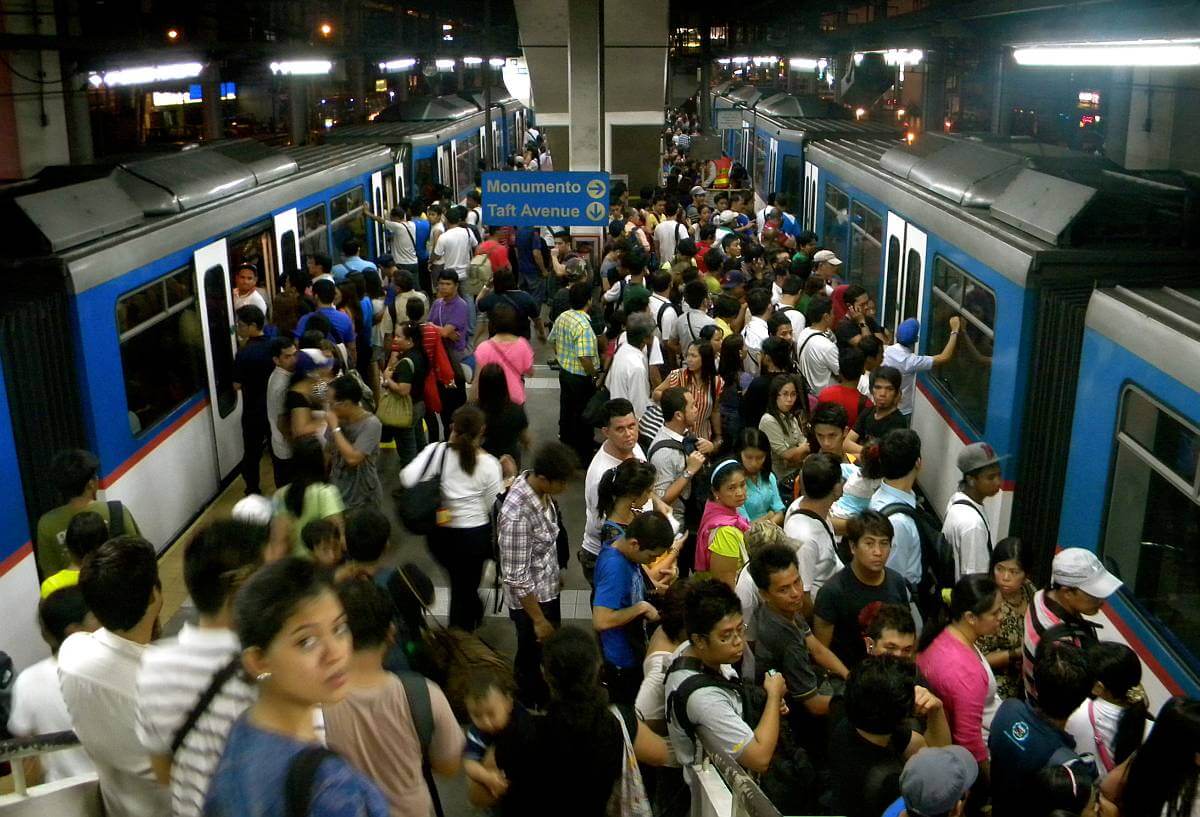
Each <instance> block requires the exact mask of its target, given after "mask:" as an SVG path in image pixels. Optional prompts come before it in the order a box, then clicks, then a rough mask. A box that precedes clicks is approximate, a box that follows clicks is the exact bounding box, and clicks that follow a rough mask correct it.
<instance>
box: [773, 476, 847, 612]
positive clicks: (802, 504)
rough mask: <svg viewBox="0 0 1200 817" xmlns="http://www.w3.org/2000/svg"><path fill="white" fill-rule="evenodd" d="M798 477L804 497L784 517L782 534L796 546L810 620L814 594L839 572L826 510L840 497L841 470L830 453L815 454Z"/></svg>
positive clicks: (839, 564)
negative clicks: (799, 477)
mask: <svg viewBox="0 0 1200 817" xmlns="http://www.w3.org/2000/svg"><path fill="white" fill-rule="evenodd" d="M800 476H801V478H802V480H803V482H804V495H803V496H802V497H800V498H799V499H797V500H796V501H795V502H793V503H792V504H791V506H790V507H789V508H788V509H787V513H786V514H784V517H783V532H784V533H785V534H786V535H787V537H788V539H790V540H791V541H792V543H793V544H796V545H798V546H799V548H798V550H797V551H796V561H797V562H798V563H799V565H800V580H801V582H802V583H803V586H804V610H803V612H804V615H805V616H806V617H811V616H812V608H813V601H814V600H815V599H816V598H817V591H819V590H820V589H821V588H822V587H823V586H824V585H825V582H827V581H829V580H830V579H832V578H833V576H834V574H835V573H837V572H838V571H839V570H841V569H842V562H841V560H840V559H839V558H838V555H837V540H836V538H835V536H834V532H833V520H832V519H830V517H829V509H830V508H832V507H833V503H835V502H837V501H838V500H839V499H840V498H841V496H842V485H843V481H842V467H841V465H840V464H839V463H838V461H837V460H836V459H834V457H833V456H832V455H830V454H814V455H813V456H811V457H809V458H808V459H806V460H805V461H804V465H803V466H801V469H800Z"/></svg>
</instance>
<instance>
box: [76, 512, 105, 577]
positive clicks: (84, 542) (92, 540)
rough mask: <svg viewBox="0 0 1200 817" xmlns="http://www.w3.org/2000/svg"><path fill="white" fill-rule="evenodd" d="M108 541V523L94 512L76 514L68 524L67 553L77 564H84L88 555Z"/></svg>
mask: <svg viewBox="0 0 1200 817" xmlns="http://www.w3.org/2000/svg"><path fill="white" fill-rule="evenodd" d="M107 541H108V523H107V522H105V521H104V517H103V516H101V515H100V514H98V513H95V512H94V511H82V512H80V513H77V514H75V516H74V517H72V518H71V521H70V522H68V523H67V533H66V546H67V552H68V553H70V554H71V556H73V557H74V558H75V562H76V564H83V560H84V559H85V558H87V555H88V554H89V553H91V552H92V551H93V550H95V549H96V548H98V547H100V546H101V545H103V544H104V543H105V542H107Z"/></svg>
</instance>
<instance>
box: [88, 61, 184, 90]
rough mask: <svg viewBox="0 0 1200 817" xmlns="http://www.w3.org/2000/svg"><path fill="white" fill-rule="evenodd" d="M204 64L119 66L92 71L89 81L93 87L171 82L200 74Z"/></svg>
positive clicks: (177, 63) (180, 63)
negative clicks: (111, 69) (99, 71)
mask: <svg viewBox="0 0 1200 817" xmlns="http://www.w3.org/2000/svg"><path fill="white" fill-rule="evenodd" d="M202 70H204V66H203V65H201V64H200V63H198V62H176V63H170V64H168V65H143V66H139V67H137V68H118V69H116V70H114V71H105V72H104V73H102V74H101V73H98V72H92V73H91V74H89V75H88V82H89V83H91V85H92V87H95V88H99V87H100V86H101V85H108V86H109V87H116V86H118V85H150V84H152V83H155V82H169V81H171V80H176V79H191V78H193V77H198V76H200V72H201V71H202Z"/></svg>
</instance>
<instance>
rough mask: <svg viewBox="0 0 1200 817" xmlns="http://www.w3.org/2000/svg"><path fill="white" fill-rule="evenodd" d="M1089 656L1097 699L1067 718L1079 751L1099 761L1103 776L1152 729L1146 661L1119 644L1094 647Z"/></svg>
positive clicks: (1070, 731) (1085, 702) (1089, 649)
mask: <svg viewBox="0 0 1200 817" xmlns="http://www.w3.org/2000/svg"><path fill="white" fill-rule="evenodd" d="M1087 658H1088V667H1089V668H1090V669H1091V671H1092V675H1093V676H1095V678H1096V685H1095V687H1094V688H1093V690H1092V692H1093V693H1094V695H1095V697H1094V698H1091V699H1089V700H1086V701H1084V702H1083V703H1082V704H1080V706H1079V708H1078V709H1076V710H1075V712H1074V714H1072V715H1071V717H1070V718H1068V719H1067V732H1068V734H1070V735H1071V736H1072V737H1074V738H1075V750H1076V751H1077V752H1080V753H1085V752H1086V753H1088V754H1090V755H1092V756H1093V757H1095V758H1096V766H1097V768H1099V769H1100V772H1101V774H1108V773H1109V772H1111V771H1112V770H1113V769H1114V768H1115V767H1116V766H1117V764H1119V763H1121V762H1122V761H1124V760H1125V758H1127V757H1129V756H1130V755H1132V754H1133V753H1134V752H1135V751H1136V750H1137V748H1138V747H1139V746H1141V745H1142V740H1143V738H1145V736H1146V734H1147V730H1148V729H1149V712H1148V710H1147V705H1146V690H1145V689H1143V688H1142V661H1141V659H1139V658H1138V657H1137V653H1135V652H1134V651H1133V650H1131V649H1130V648H1129V647H1127V646H1126V645H1124V644H1120V643H1118V642H1116V641H1101V642H1099V643H1098V644H1092V645H1091V646H1089V647H1088V648H1087Z"/></svg>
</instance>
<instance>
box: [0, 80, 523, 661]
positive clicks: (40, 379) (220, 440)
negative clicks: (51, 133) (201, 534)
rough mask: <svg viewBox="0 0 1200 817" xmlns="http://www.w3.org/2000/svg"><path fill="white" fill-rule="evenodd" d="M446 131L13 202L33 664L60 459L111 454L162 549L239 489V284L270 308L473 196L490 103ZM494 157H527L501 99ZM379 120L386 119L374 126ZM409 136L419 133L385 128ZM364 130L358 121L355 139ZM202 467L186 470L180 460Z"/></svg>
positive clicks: (16, 365) (7, 377)
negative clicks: (289, 278)
mask: <svg viewBox="0 0 1200 817" xmlns="http://www.w3.org/2000/svg"><path fill="white" fill-rule="evenodd" d="M418 105H421V106H424V109H425V112H426V114H428V115H432V114H433V113H435V112H437V111H441V112H443V113H444V114H445V116H443V117H441V118H438V119H422V120H418V121H408V122H378V123H372V125H371V126H367V127H368V130H369V131H370V132H371V133H374V134H378V138H367V139H360V138H357V137H355V136H353V135H352V134H350V135H346V138H341V137H342V136H343V134H338V137H337V138H330V139H329V140H328V141H329V143H328V144H323V145H309V146H304V147H295V148H283V149H280V148H274V147H269V146H267V145H264V144H262V143H259V142H256V141H253V140H249V139H242V140H234V141H228V142H217V143H213V144H208V145H201V146H189V147H188V148H186V149H182V150H179V151H175V152H170V153H167V154H162V155H154V156H147V157H138V158H133V159H130V160H128V161H118V162H115V163H109V164H105V165H97V166H90V167H72V168H50V169H48V170H46V171H43V172H42V173H41V174H39V175H38V176H37V177H35V178H33V179H30V180H27V181H24V182H18V183H15V184H12V185H9V186H7V187H6V188H5V189H3V190H0V209H2V210H3V212H4V213H5V215H6V219H7V223H8V224H9V225H10V227H11V229H10V235H12V236H13V237H14V241H13V242H12V243H11V244H10V248H11V249H12V250H13V252H12V253H10V254H9V255H8V256H7V257H5V258H3V259H0V270H3V272H4V273H5V281H6V283H7V286H6V292H5V297H4V298H3V299H0V385H3V389H0V478H2V479H3V480H4V481H5V484H7V485H8V486H9V487H8V490H7V491H6V492H5V495H4V498H3V500H0V519H2V520H3V522H4V530H3V533H0V617H3V620H4V621H6V622H7V625H6V626H5V627H4V628H0V650H3V651H4V652H7V653H8V654H9V655H10V656H12V658H13V660H14V662H15V664H16V666H17V667H18V668H21V667H24V666H27V665H28V664H30V663H32V662H33V661H35V660H37V659H38V658H40V657H42V656H44V655H45V654H46V652H47V650H46V648H45V646H44V645H43V643H42V641H41V639H40V637H39V636H38V627H37V622H36V620H35V618H36V608H37V599H38V583H39V577H38V574H37V567H36V562H35V557H34V553H33V550H34V548H33V544H34V543H33V540H34V536H33V532H34V531H35V530H36V524H37V520H38V518H39V517H40V516H41V514H43V513H44V512H46V511H47V510H50V509H51V508H54V507H56V506H57V505H59V504H60V503H61V497H59V496H58V495H57V491H56V490H55V489H54V487H53V482H52V480H51V479H50V460H51V459H52V457H53V456H54V454H55V453H56V452H58V451H61V450H64V449H68V448H86V449H88V450H91V451H93V452H95V453H96V455H97V457H98V458H99V460H100V487H101V496H102V497H103V498H105V499H116V500H120V501H121V502H122V503H124V504H125V505H126V506H127V507H128V508H129V509H130V511H131V513H132V514H133V516H134V518H135V519H137V521H138V525H139V527H140V529H141V531H142V533H143V534H144V535H145V536H146V538H147V539H148V540H149V541H150V542H152V543H153V544H155V546H156V547H158V548H159V550H160V551H161V550H164V549H165V548H166V547H168V546H169V545H170V544H171V543H172V542H173V541H175V539H177V538H178V536H179V535H180V534H181V533H182V532H183V531H184V530H186V528H187V527H188V526H189V525H190V524H191V523H192V522H193V521H194V520H195V519H196V518H197V516H198V515H199V514H200V513H201V512H202V511H203V509H204V508H205V507H206V506H207V505H208V504H209V503H210V502H211V501H212V499H213V498H215V497H216V496H217V495H218V493H219V492H220V490H221V489H222V487H223V486H224V485H226V484H228V482H229V481H231V480H232V479H233V474H234V471H235V470H236V468H237V465H238V463H239V462H240V460H241V456H242V448H241V446H242V442H241V432H240V417H241V402H240V401H241V396H240V395H239V393H238V392H237V391H236V390H235V389H234V388H233V382H232V374H233V359H234V355H235V353H236V340H235V337H234V333H233V324H234V321H233V302H232V273H233V272H234V271H236V269H237V267H238V265H239V264H240V263H242V262H243V261H252V262H253V263H255V265H256V266H257V268H258V270H259V287H260V289H261V290H262V292H263V293H264V295H265V296H266V298H267V300H268V302H270V301H271V299H272V298H273V295H274V293H276V292H279V291H281V289H282V286H283V280H282V277H283V274H284V273H285V272H286V271H287V270H290V269H294V268H298V267H300V266H301V265H303V264H304V259H305V258H306V257H308V256H310V255H312V254H314V253H324V254H328V255H331V256H332V257H333V259H334V260H335V261H336V260H338V258H339V249H340V247H341V245H342V242H343V241H344V240H345V239H347V238H351V237H353V238H356V239H357V240H358V241H359V244H360V246H361V247H362V248H363V249H362V251H361V254H362V255H363V256H365V257H371V256H375V255H378V254H380V253H382V252H386V251H387V250H388V249H389V248H388V245H387V240H388V237H387V235H386V233H385V232H384V231H382V230H380V229H379V228H378V226H377V225H376V224H375V223H374V222H370V221H368V220H367V219H366V218H365V217H364V215H363V210H364V208H365V207H368V206H369V207H371V208H372V209H374V210H375V211H376V212H379V211H383V210H386V209H387V208H390V207H391V206H392V205H393V204H395V203H396V202H397V201H399V200H401V199H402V198H405V197H408V196H411V195H412V194H413V193H414V192H419V191H421V190H423V189H424V190H426V191H428V190H432V189H433V188H434V186H435V185H436V186H440V187H442V188H449V189H450V190H451V191H452V195H453V197H454V200H455V201H461V200H462V198H463V197H464V196H465V194H466V192H467V190H468V189H469V188H470V187H471V186H472V184H473V181H474V178H475V174H476V173H477V172H478V169H479V168H478V164H479V160H480V158H481V157H482V154H481V150H482V147H481V146H482V138H481V137H482V134H481V132H480V129H481V128H483V127H484V126H485V123H486V117H485V115H484V113H483V111H482V108H483V104H482V101H480V102H473V101H471V100H469V99H466V98H462V97H456V98H455V99H454V100H448V99H443V98H438V99H435V100H426V101H423V102H422V101H415V100H414V101H413V102H412V103H410V104H409V105H408V106H399V107H396V108H394V109H390V112H389V111H385V113H387V115H388V117H389V118H390V117H398V116H403V115H405V111H406V110H411V108H412V107H413V106H418ZM492 114H493V116H494V118H493V120H492V126H493V136H494V137H495V139H494V141H493V144H494V145H495V148H494V149H495V151H496V153H495V155H494V156H493V159H499V160H500V161H501V162H502V161H503V157H504V156H506V155H507V154H508V153H510V152H513V151H516V150H518V149H519V147H520V144H521V140H523V139H524V137H525V131H526V129H527V128H528V127H529V126H530V125H531V124H532V121H533V119H532V111H530V110H528V109H526V108H525V107H524V106H522V105H520V104H519V103H517V102H516V101H515V100H512V99H511V98H509V97H506V96H504V95H498V98H497V100H496V101H495V102H494V103H493V108H492ZM375 125H378V127H374V126H375ZM383 129H386V130H388V132H389V133H396V132H399V131H403V132H404V133H405V134H406V135H405V136H404V137H403V139H402V140H399V141H397V140H395V139H392V138H391V137H390V136H387V135H384V134H383V132H382V130H383ZM345 130H347V131H353V128H346V129H345ZM184 463H186V465H182V464H184Z"/></svg>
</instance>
